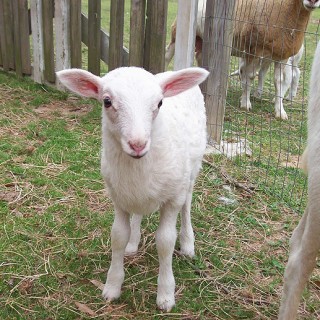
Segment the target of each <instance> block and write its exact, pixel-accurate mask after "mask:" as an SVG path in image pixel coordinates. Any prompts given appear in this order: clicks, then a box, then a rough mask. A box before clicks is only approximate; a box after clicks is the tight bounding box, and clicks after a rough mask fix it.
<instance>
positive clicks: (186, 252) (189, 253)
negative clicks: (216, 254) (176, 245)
mask: <svg viewBox="0 0 320 320" xmlns="http://www.w3.org/2000/svg"><path fill="white" fill-rule="evenodd" d="M178 253H179V255H181V256H185V257H188V258H193V257H194V256H195V253H194V248H192V247H181V248H180V251H178Z"/></svg>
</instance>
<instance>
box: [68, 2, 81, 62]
mask: <svg viewBox="0 0 320 320" xmlns="http://www.w3.org/2000/svg"><path fill="white" fill-rule="evenodd" d="M70 58H71V67H72V68H81V65H82V51H81V1H79V0H71V1H70Z"/></svg>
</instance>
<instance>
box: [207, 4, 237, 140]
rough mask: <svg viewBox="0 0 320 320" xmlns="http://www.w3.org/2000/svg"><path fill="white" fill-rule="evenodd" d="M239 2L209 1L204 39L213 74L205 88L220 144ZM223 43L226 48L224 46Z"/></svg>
mask: <svg viewBox="0 0 320 320" xmlns="http://www.w3.org/2000/svg"><path fill="white" fill-rule="evenodd" d="M235 1H236V0H229V1H219V0H212V1H208V2H207V7H206V18H205V27H204V30H205V32H204V39H203V51H202V59H203V61H202V62H203V67H205V68H207V69H208V70H214V72H211V73H210V75H209V77H208V79H207V81H206V82H205V83H204V85H203V86H202V88H203V91H204V94H205V104H206V110H207V128H208V134H209V136H210V137H211V139H212V140H214V141H215V142H217V143H220V141H221V136H222V129H223V122H224V113H225V104H226V94H227V83H228V74H229V72H228V71H229V66H230V57H231V48H232V35H233V32H232V30H233V17H234V8H235ZM221 44H222V46H221Z"/></svg>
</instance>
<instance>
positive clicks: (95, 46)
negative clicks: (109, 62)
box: [88, 0, 101, 76]
mask: <svg viewBox="0 0 320 320" xmlns="http://www.w3.org/2000/svg"><path fill="white" fill-rule="evenodd" d="M100 29H101V0H89V7H88V34H89V37H88V70H89V71H90V72H92V73H94V74H96V75H98V76H100Z"/></svg>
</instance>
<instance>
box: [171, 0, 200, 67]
mask: <svg viewBox="0 0 320 320" xmlns="http://www.w3.org/2000/svg"><path fill="white" fill-rule="evenodd" d="M197 11H198V0H179V1H178V16H177V32H176V46H175V56H174V70H179V69H183V68H187V67H191V66H192V65H193V59H194V45H195V38H196V24H197Z"/></svg>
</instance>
